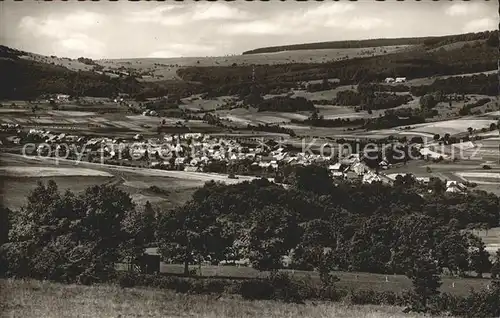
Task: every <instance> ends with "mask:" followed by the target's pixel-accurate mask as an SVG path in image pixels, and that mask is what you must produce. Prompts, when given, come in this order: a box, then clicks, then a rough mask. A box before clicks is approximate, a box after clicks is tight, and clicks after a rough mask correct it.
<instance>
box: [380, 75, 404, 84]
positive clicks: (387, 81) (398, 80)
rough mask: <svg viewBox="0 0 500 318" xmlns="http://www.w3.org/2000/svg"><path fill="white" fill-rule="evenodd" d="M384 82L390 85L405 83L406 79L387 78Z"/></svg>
mask: <svg viewBox="0 0 500 318" xmlns="http://www.w3.org/2000/svg"><path fill="white" fill-rule="evenodd" d="M384 82H386V83H388V84H390V83H406V77H396V78H394V77H387V78H386V79H385V80H384Z"/></svg>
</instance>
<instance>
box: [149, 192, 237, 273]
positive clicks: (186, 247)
mask: <svg viewBox="0 0 500 318" xmlns="http://www.w3.org/2000/svg"><path fill="white" fill-rule="evenodd" d="M157 239H158V243H159V247H160V253H161V255H162V256H163V258H164V259H167V260H170V261H181V262H182V263H183V264H184V274H185V275H189V264H190V263H194V262H195V261H196V262H197V263H199V264H200V263H201V261H204V260H205V261H211V262H218V261H220V260H222V259H224V252H225V251H226V249H227V248H228V246H229V245H230V244H232V242H231V241H230V240H227V239H226V238H225V237H224V235H223V230H222V228H221V226H220V224H219V223H218V221H217V215H216V214H215V213H214V211H213V210H210V209H207V208H206V207H204V206H201V205H200V204H198V203H197V202H195V201H189V202H188V203H186V204H185V205H184V206H182V207H180V208H178V209H174V210H172V211H168V212H165V213H162V214H161V215H160V216H159V219H158V229H157Z"/></svg>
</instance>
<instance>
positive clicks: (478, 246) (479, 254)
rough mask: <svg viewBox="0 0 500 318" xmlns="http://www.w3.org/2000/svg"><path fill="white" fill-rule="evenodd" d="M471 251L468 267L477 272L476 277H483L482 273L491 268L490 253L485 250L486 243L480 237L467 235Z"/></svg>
mask: <svg viewBox="0 0 500 318" xmlns="http://www.w3.org/2000/svg"><path fill="white" fill-rule="evenodd" d="M469 241H470V246H471V251H470V267H471V269H472V270H474V271H475V272H476V274H477V277H483V273H485V272H489V271H490V270H491V266H492V265H491V261H490V254H489V253H488V251H486V245H485V244H484V242H483V240H481V238H479V237H477V236H475V235H470V236H469Z"/></svg>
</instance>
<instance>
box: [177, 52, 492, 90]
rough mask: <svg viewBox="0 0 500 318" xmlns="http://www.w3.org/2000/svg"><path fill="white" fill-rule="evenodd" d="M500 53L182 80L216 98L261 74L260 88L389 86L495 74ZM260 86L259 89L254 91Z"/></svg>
mask: <svg viewBox="0 0 500 318" xmlns="http://www.w3.org/2000/svg"><path fill="white" fill-rule="evenodd" d="M497 58H498V51H497V48H496V47H495V46H491V45H489V44H487V43H480V42H478V43H477V44H474V45H466V46H464V47H461V48H457V49H453V50H448V51H446V50H437V51H426V50H424V49H420V50H411V51H406V52H397V53H391V54H386V55H381V56H375V57H363V58H362V57H359V58H353V59H348V60H343V61H335V62H329V63H300V64H299V63H294V64H281V65H256V66H253V67H252V66H233V67H186V68H182V69H179V70H178V72H177V74H178V75H179V76H180V77H181V78H182V79H184V80H189V81H198V82H201V83H203V84H205V85H207V86H210V87H211V88H212V90H213V91H214V92H215V94H221V95H226V94H234V93H235V92H238V91H240V90H241V89H243V87H240V86H246V87H247V88H248V86H249V84H250V82H251V78H252V71H253V70H255V78H257V79H258V83H256V84H257V85H259V84H260V85H262V86H263V87H260V89H261V90H262V89H263V90H264V93H267V91H268V90H270V89H281V88H287V87H289V86H290V85H293V84H294V83H297V82H302V81H311V80H322V79H325V78H329V79H331V78H337V79H339V80H340V83H341V84H342V85H353V84H354V85H355V84H359V83H360V82H372V81H383V80H384V79H385V78H386V77H396V76H405V77H407V79H413V78H420V77H431V76H440V75H454V74H464V73H474V72H484V71H491V70H492V69H495V68H496V67H497ZM254 86H255V85H254Z"/></svg>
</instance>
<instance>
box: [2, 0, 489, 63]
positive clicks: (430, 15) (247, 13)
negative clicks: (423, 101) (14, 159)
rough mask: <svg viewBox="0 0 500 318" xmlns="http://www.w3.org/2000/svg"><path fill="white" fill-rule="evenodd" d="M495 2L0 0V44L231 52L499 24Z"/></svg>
mask: <svg viewBox="0 0 500 318" xmlns="http://www.w3.org/2000/svg"><path fill="white" fill-rule="evenodd" d="M497 15H498V3H497V2H496V1H495V2H493V1H484V0H478V1H468V2H443V1H440V2H435V1H421V2H415V1H412V2H396V1H386V2H375V1H373V2H371V1H370V2H367V1H366V2H348V1H339V2H185V3H178V2H173V3H170V2H168V3H164V2H163V3H162V2H156V3H153V2H76V1H68V2H38V1H37V2H0V16H1V21H2V22H0V23H1V29H2V31H0V44H2V45H6V46H9V47H12V48H16V49H20V50H23V51H28V52H33V53H37V54H43V55H57V56H59V57H70V58H77V57H81V56H84V57H90V58H94V59H132V58H180V57H203V56H224V55H239V54H241V53H242V52H244V51H248V50H252V49H256V48H259V47H267V46H280V45H291V44H301V43H314V42H329V41H345V40H364V39H376V38H404V37H425V36H442V35H451V34H461V33H469V32H481V31H487V30H494V29H497V28H498V17H497Z"/></svg>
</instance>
